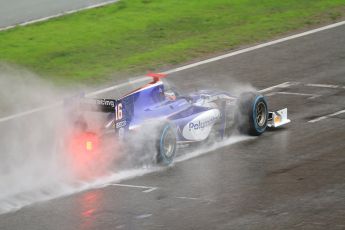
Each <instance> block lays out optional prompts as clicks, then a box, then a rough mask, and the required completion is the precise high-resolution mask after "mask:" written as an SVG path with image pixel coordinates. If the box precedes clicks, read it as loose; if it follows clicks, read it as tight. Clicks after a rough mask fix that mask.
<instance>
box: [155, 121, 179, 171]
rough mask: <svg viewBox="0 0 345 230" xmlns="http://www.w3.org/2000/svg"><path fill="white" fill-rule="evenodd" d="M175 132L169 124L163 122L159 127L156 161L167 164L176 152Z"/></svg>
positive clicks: (171, 160)
mask: <svg viewBox="0 0 345 230" xmlns="http://www.w3.org/2000/svg"><path fill="white" fill-rule="evenodd" d="M176 146H177V143H176V132H175V129H174V127H173V126H172V125H171V124H165V125H163V127H162V128H161V129H160V132H159V135H158V140H157V143H156V149H157V163H160V164H164V165H169V164H171V163H172V162H173V160H174V157H175V154H176Z"/></svg>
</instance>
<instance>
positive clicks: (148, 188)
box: [108, 183, 158, 193]
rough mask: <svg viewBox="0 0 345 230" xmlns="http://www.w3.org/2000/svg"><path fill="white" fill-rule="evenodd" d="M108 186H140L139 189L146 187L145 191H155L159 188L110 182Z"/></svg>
mask: <svg viewBox="0 0 345 230" xmlns="http://www.w3.org/2000/svg"><path fill="white" fill-rule="evenodd" d="M108 186H117V187H126V188H139V189H145V190H144V191H143V192H144V193H149V192H152V191H155V190H156V189H158V188H157V187H150V186H141V185H131V184H116V183H114V184H109V185H108Z"/></svg>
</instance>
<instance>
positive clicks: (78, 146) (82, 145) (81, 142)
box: [69, 132, 99, 155]
mask: <svg viewBox="0 0 345 230" xmlns="http://www.w3.org/2000/svg"><path fill="white" fill-rule="evenodd" d="M69 149H70V152H71V153H72V154H78V155H79V154H96V153H97V152H98V151H99V139H98V137H97V135H96V134H95V133H91V132H86V133H79V134H76V135H75V136H73V137H72V139H71V141H70V146H69Z"/></svg>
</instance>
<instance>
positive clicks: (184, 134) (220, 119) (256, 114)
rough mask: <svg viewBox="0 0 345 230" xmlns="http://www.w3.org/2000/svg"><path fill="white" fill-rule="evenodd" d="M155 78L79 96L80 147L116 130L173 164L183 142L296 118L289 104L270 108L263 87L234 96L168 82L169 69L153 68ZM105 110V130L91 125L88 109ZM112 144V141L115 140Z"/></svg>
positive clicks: (126, 141) (121, 141)
mask: <svg viewBox="0 0 345 230" xmlns="http://www.w3.org/2000/svg"><path fill="white" fill-rule="evenodd" d="M148 76H149V77H150V78H151V81H150V82H149V83H148V84H145V85H144V86H141V87H139V88H137V89H135V90H133V91H132V92H130V93H128V94H126V95H124V96H121V97H119V98H111V99H109V98H102V99H96V98H79V99H78V100H77V101H78V103H77V107H78V109H77V110H78V116H76V119H74V121H73V125H74V127H75V128H76V129H77V130H79V132H81V133H83V135H82V136H83V140H82V141H79V142H78V143H79V145H80V146H81V147H80V148H78V151H84V152H85V154H87V152H88V151H94V148H95V147H96V146H102V142H103V140H105V139H106V138H105V137H107V138H108V139H109V136H111V138H110V139H111V140H114V142H116V145H117V146H123V147H124V148H126V149H131V147H132V146H133V145H134V143H136V142H137V141H138V140H140V141H141V145H140V146H141V147H140V148H141V149H142V150H144V149H146V148H148V147H150V146H151V147H152V149H153V153H152V155H153V159H154V160H155V161H156V162H157V163H162V164H170V163H172V161H173V159H174V156H175V154H176V152H177V150H178V149H179V147H180V146H186V145H192V144H196V143H206V142H208V141H214V140H221V139H223V138H225V137H227V136H229V135H230V134H231V132H232V131H233V130H238V131H239V132H241V133H244V134H248V135H254V136H258V135H261V134H262V133H264V132H265V130H266V128H267V127H279V126H282V125H284V124H286V123H288V122H290V120H289V119H288V118H287V109H286V108H285V109H282V110H279V111H274V112H270V111H268V106H267V101H266V98H265V97H264V96H263V95H261V94H260V93H258V92H244V93H242V94H241V95H240V96H233V95H231V94H230V93H228V92H224V91H218V90H199V91H196V92H192V93H189V94H187V95H180V94H179V93H178V92H177V91H176V90H174V89H172V88H168V87H166V86H165V84H164V83H163V78H165V77H166V75H165V74H157V73H150V74H148ZM89 109H90V110H95V111H100V112H103V113H105V114H106V115H107V116H106V119H105V120H104V122H103V124H102V128H101V130H99V131H97V132H94V131H92V130H90V128H89V125H88V122H87V121H86V119H85V118H84V116H83V115H84V114H85V113H86V112H85V110H89ZM110 146H111V145H110Z"/></svg>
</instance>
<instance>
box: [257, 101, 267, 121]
mask: <svg viewBox="0 0 345 230" xmlns="http://www.w3.org/2000/svg"><path fill="white" fill-rule="evenodd" d="M256 123H257V124H258V125H259V126H260V127H262V126H264V125H265V123H266V105H265V103H264V102H262V101H260V102H259V103H258V105H257V107H256Z"/></svg>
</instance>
